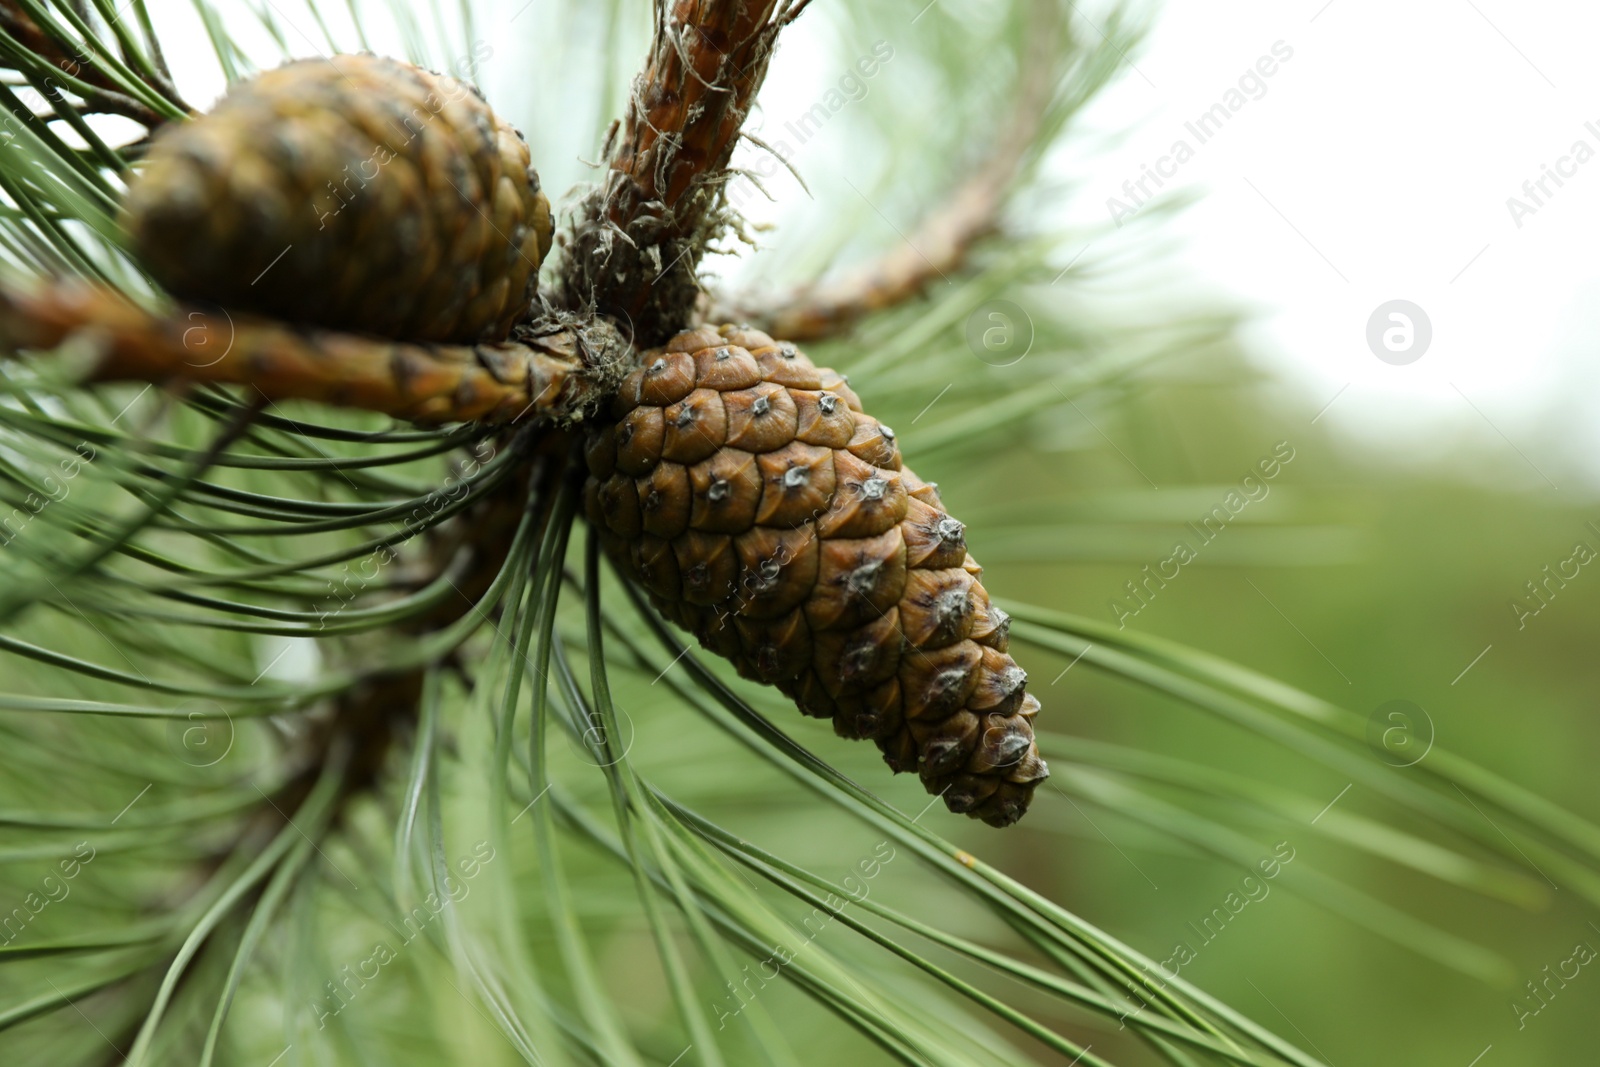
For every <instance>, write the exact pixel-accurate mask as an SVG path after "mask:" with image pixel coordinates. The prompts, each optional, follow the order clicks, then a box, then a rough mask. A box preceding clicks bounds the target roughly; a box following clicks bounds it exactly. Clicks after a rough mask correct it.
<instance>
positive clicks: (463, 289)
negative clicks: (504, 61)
mask: <svg viewBox="0 0 1600 1067" xmlns="http://www.w3.org/2000/svg"><path fill="white" fill-rule="evenodd" d="M125 216H126V217H125V220H124V222H125V225H126V226H127V228H128V231H129V232H130V234H131V235H132V238H133V245H134V249H135V251H136V252H137V253H138V255H139V258H140V260H141V261H142V262H143V263H144V265H145V266H146V268H147V269H148V270H149V271H150V274H151V275H152V276H153V277H154V278H155V279H156V280H157V281H158V282H160V283H161V284H162V285H163V286H165V287H166V288H167V289H168V290H169V291H170V292H171V293H172V294H173V295H175V296H178V297H180V298H183V299H189V300H199V301H207V302H211V303H217V304H222V305H224V306H228V307H232V308H238V309H242V310H245V311H254V312H260V313H263V314H267V315H272V316H276V317H278V318H281V319H286V320H289V321H292V322H302V323H312V324H315V325H319V326H326V327H332V328H334V329H341V330H351V331H356V332H367V333H375V334H379V335H382V336H385V337H392V338H396V339H399V340H405V341H455V342H473V341H498V340H502V339H504V338H505V337H506V336H507V334H508V333H509V332H510V330H511V326H512V325H513V323H515V322H516V321H518V320H519V319H521V318H524V317H526V316H527V314H528V313H529V309H530V306H531V304H532V301H533V297H534V294H535V291H536V287H537V285H538V270H539V263H540V261H541V260H542V259H543V258H544V254H545V253H546V252H547V251H549V248H550V240H551V221H550V205H549V202H548V201H547V200H546V199H545V197H544V194H543V193H542V192H540V189H539V176H538V174H536V173H535V172H534V170H533V168H532V167H531V166H529V155H528V146H527V144H526V143H525V142H524V141H523V139H522V135H521V134H520V133H518V132H517V131H516V130H515V129H513V128H512V127H511V126H509V125H507V124H506V123H505V122H503V121H501V120H499V119H497V118H496V117H495V115H494V113H493V112H491V111H490V110H489V107H488V105H487V104H485V103H484V102H483V99H482V97H481V96H479V95H478V92H477V90H476V89H474V88H472V87H471V86H469V85H467V84H466V83H465V82H461V81H457V80H455V79H453V78H447V77H443V76H440V75H436V74H431V73H429V72H427V71H425V70H421V69H419V68H417V67H413V66H411V65H409V64H406V63H401V62H398V61H395V60H392V59H383V58H379V57H377V56H369V55H343V56H335V57H333V58H331V59H314V60H303V61H299V62H294V63H289V64H287V65H285V66H282V67H279V68H278V69H277V70H274V71H270V72H268V73H266V74H263V75H261V76H259V77H257V78H254V79H252V80H250V81H247V82H243V83H241V84H239V85H236V86H234V87H233V88H232V89H231V90H230V91H229V92H228V94H227V95H226V96H225V97H223V99H222V100H221V102H220V103H218V104H217V106H216V107H215V108H214V109H213V110H212V111H211V112H210V113H209V114H206V115H204V116H201V117H199V118H197V119H195V120H193V121H191V122H185V123H177V124H174V125H172V126H171V127H169V128H168V129H165V130H163V131H162V132H161V133H160V134H158V135H157V137H156V138H155V141H154V143H153V144H152V146H151V149H150V153H149V157H148V159H147V161H146V163H145V165H144V167H143V168H142V170H141V172H140V173H139V175H138V176H137V178H136V179H135V180H134V181H133V182H132V184H131V187H130V188H129V191H128V197H127V204H126V210H125Z"/></svg>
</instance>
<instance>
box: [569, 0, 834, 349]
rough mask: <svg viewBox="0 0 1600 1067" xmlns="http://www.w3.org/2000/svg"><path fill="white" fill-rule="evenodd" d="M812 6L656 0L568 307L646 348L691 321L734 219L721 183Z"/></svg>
mask: <svg viewBox="0 0 1600 1067" xmlns="http://www.w3.org/2000/svg"><path fill="white" fill-rule="evenodd" d="M808 2H809V0H783V2H782V3H780V2H779V0H674V2H673V3H672V5H671V8H670V10H669V9H668V8H666V7H665V6H664V4H663V3H662V2H660V0H658V3H657V8H656V30H655V37H654V41H653V42H652V44H651V49H650V55H649V59H648V60H647V62H646V64H645V68H644V70H643V72H642V73H640V75H639V76H638V77H637V78H636V79H635V80H634V86H633V93H632V96H631V98H630V100H629V105H628V114H627V117H626V118H625V119H624V120H623V121H622V123H621V125H620V126H615V127H613V129H612V134H611V137H610V139H609V144H608V148H609V151H608V153H607V154H608V164H607V170H606V173H605V176H604V177H603V178H602V179H601V181H600V183H599V185H598V186H597V187H596V188H595V189H594V190H593V191H592V192H591V193H590V194H589V196H588V197H587V198H586V199H585V200H584V201H583V203H582V205H581V206H580V208H579V213H578V218H577V221H576V222H575V223H574V225H573V227H572V230H571V233H570V234H569V235H568V237H567V240H566V246H567V247H566V252H567V255H566V262H565V264H564V271H565V275H564V277H563V279H562V289H563V293H564V302H565V303H566V305H567V306H569V307H574V308H577V307H583V308H593V309H594V310H595V311H597V312H599V313H600V314H603V315H607V316H611V317H613V318H615V319H617V320H618V322H619V323H624V324H626V325H628V326H630V327H631V330H632V334H633V338H634V341H635V343H637V344H639V345H640V346H641V347H649V346H650V345H653V344H658V343H660V342H662V341H664V340H666V339H667V338H668V337H669V336H671V335H672V334H674V333H676V332H677V331H679V330H680V329H682V328H684V327H685V326H687V325H688V324H689V321H690V318H691V317H692V314H693V309H694V306H695V302H696V299H697V297H698V295H699V292H700V288H699V283H698V281H697V280H696V276H695V268H696V266H697V265H698V263H699V261H700V258H701V256H702V255H704V253H705V251H706V248H707V246H708V245H709V243H710V241H711V240H712V239H713V238H714V237H715V236H716V235H717V234H718V233H720V232H721V230H722V229H723V227H724V226H725V224H726V222H727V219H726V216H725V214H724V212H723V183H724V182H725V180H726V178H727V168H728V162H729V160H730V158H731V157H732V155H733V149H734V146H735V144H736V143H737V142H738V139H739V134H740V132H741V130H742V129H743V126H744V121H745V118H746V116H747V115H748V114H749V112H750V107H751V104H752V102H753V101H754V99H755V95H756V93H757V91H758V90H759V89H760V88H761V83H762V81H763V80H764V79H765V77H766V73H767V66H768V64H769V63H770V61H771V59H772V53H773V49H774V47H775V45H776V43H777V37H778V33H779V31H780V30H782V29H783V27H785V26H787V25H788V24H789V23H790V22H792V21H793V20H794V19H795V18H796V17H798V16H799V14H800V13H801V12H802V11H803V10H804V9H805V7H806V6H807V3H808Z"/></svg>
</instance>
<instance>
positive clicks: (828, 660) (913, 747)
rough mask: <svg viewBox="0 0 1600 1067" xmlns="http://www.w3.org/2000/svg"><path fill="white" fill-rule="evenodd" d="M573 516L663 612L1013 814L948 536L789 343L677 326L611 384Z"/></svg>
mask: <svg viewBox="0 0 1600 1067" xmlns="http://www.w3.org/2000/svg"><path fill="white" fill-rule="evenodd" d="M611 415H612V420H613V421H612V422H611V423H610V425H607V426H606V427H605V428H603V429H600V430H598V431H596V432H595V433H594V434H593V435H592V436H591V438H590V440H589V443H588V447H587V460H588V467H589V479H588V483H587V485H586V487H585V493H584V506H585V511H586V513H587V515H588V519H589V522H590V523H591V525H592V526H593V528H594V530H595V531H596V532H597V534H598V536H599V538H600V540H601V542H602V544H603V545H604V547H605V549H606V551H607V553H608V554H609V555H610V556H611V558H612V559H613V560H615V561H616V562H617V564H618V565H619V566H620V567H621V568H622V569H623V570H624V571H625V572H626V573H627V574H629V575H630V576H631V577H632V578H633V579H634V580H636V581H637V582H639V583H640V585H642V586H643V587H644V588H645V589H646V590H647V591H648V592H649V594H650V597H651V600H652V602H653V603H654V604H655V606H656V608H657V609H658V610H659V611H660V612H661V613H662V614H663V615H664V616H666V617H667V618H668V619H671V620H672V621H673V622H675V623H677V624H678V625H680V626H682V627H683V628H685V629H687V630H689V631H690V632H692V633H693V634H694V635H695V636H696V637H698V638H699V640H700V643H701V644H702V645H704V646H705V647H707V648H709V649H711V650H713V651H715V652H717V653H718V654H720V655H723V656H725V657H727V658H728V659H730V660H732V661H733V663H734V665H735V667H737V669H738V671H739V673H740V674H742V675H743V676H745V677H747V678H752V679H756V680H758V681H762V682H766V683H769V684H771V685H775V686H777V687H778V688H779V689H780V690H782V691H783V692H784V693H785V694H787V695H788V696H789V697H791V698H793V699H794V701H795V703H797V704H798V705H799V706H800V710H801V711H803V712H805V713H806V714H808V715H815V716H818V717H820V718H831V719H832V720H833V724H834V729H835V730H836V731H837V732H838V733H839V734H841V735H842V736H845V737H852V738H862V737H870V738H872V739H873V740H874V741H876V742H877V743H878V747H879V748H880V749H882V750H883V756H884V760H885V761H886V762H887V763H888V764H889V766H890V768H891V769H892V770H894V771H895V772H897V773H898V772H901V771H913V770H914V771H916V772H917V773H918V775H919V776H920V777H921V778H922V781H923V784H924V785H925V786H926V787H927V789H928V792H930V793H936V794H939V795H941V796H943V798H944V801H945V804H946V805H947V806H948V807H949V808H950V810H951V811H956V812H964V813H966V814H968V815H970V816H972V817H973V818H978V819H982V820H983V821H984V822H987V823H989V824H990V825H993V826H1008V825H1010V824H1011V823H1014V822H1016V821H1017V820H1018V819H1019V818H1021V817H1022V814H1023V812H1024V811H1026V810H1027V807H1028V802H1029V800H1030V798H1031V797H1032V795H1033V790H1034V788H1035V787H1036V786H1037V785H1038V784H1039V783H1040V782H1041V781H1043V780H1044V779H1045V777H1046V776H1047V775H1048V773H1049V772H1048V770H1047V769H1046V767H1045V763H1044V760H1043V759H1041V758H1040V757H1039V751H1038V748H1037V747H1036V746H1035V744H1034V737H1033V721H1032V720H1033V717H1034V715H1035V714H1036V713H1037V712H1038V710H1039V702H1038V700H1037V699H1035V698H1034V697H1033V696H1032V695H1030V694H1028V693H1026V692H1025V691H1024V690H1025V686H1026V683H1027V676H1026V675H1025V674H1024V673H1023V671H1022V669H1021V668H1020V667H1018V666H1017V664H1016V661H1014V660H1013V659H1012V658H1011V657H1010V656H1009V655H1008V654H1007V653H1006V644H1007V631H1008V625H1009V620H1008V619H1007V617H1006V615H1005V613H1004V612H1002V611H1001V610H1000V609H999V608H997V607H994V606H993V605H991V604H990V602H989V596H988V594H987V593H986V592H984V588H983V585H982V584H981V583H980V582H979V581H978V577H979V575H980V574H981V573H982V568H980V567H979V566H978V565H977V563H976V562H974V561H973V558H972V556H971V555H969V554H968V552H967V549H966V540H965V528H964V527H963V526H962V524H961V523H959V522H957V521H956V520H955V519H953V518H951V517H950V516H949V515H948V514H947V513H946V512H945V510H944V507H943V506H942V505H941V504H940V502H939V494H938V492H937V491H936V490H935V487H934V486H933V485H931V484H929V483H925V482H922V481H921V480H919V479H918V478H917V476H916V475H915V474H913V473H911V471H910V470H909V469H907V468H905V467H903V466H902V465H901V462H900V450H899V447H898V446H897V445H896V443H895V437H894V432H893V431H892V430H890V429H889V428H888V427H887V426H884V425H882V424H881V423H879V422H878V420H877V419H874V418H873V417H872V416H870V415H866V414H864V413H863V412H862V411H861V402H860V400H859V398H857V396H856V394H855V393H854V392H852V391H851V389H850V387H849V385H848V384H846V382H845V380H844V378H843V377H842V376H841V375H839V374H837V373H835V372H834V371H831V370H825V369H819V368H817V367H816V366H815V365H813V364H812V363H811V362H810V360H808V359H807V358H806V357H805V356H804V355H802V354H801V353H800V352H799V350H797V349H796V348H795V346H794V345H792V344H787V343H778V342H774V341H773V340H772V338H770V337H768V336H767V335H766V334H763V333H759V332H756V331H753V330H748V329H743V328H735V327H729V326H724V327H722V328H721V329H720V330H714V329H711V328H709V327H702V328H700V329H698V330H693V331H690V332H687V333H683V334H680V335H678V336H677V337H675V338H673V339H672V340H671V341H669V342H667V344H666V345H665V347H663V348H660V349H657V350H653V351H651V352H648V353H646V354H645V355H644V357H643V362H642V365H641V367H640V369H638V370H636V371H634V372H633V373H632V374H630V375H629V376H628V378H627V379H625V380H624V382H623V385H622V390H621V392H620V393H619V395H618V396H617V398H616V400H615V401H614V403H613V406H612V409H611Z"/></svg>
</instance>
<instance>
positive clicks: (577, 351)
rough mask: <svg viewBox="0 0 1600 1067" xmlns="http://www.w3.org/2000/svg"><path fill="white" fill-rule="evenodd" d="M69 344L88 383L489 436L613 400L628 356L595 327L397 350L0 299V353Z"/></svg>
mask: <svg viewBox="0 0 1600 1067" xmlns="http://www.w3.org/2000/svg"><path fill="white" fill-rule="evenodd" d="M74 337H78V338H81V339H82V340H83V341H84V342H85V343H86V344H87V345H88V346H89V347H90V348H91V350H92V353H93V360H92V363H91V365H90V367H89V368H88V372H87V377H88V380H89V381H92V382H111V381H141V382H143V381H149V382H169V383H173V384H182V383H215V384H229V385H248V386H250V387H252V388H253V389H255V390H257V391H259V392H260V393H261V394H262V395H263V396H265V397H267V398H268V399H270V400H317V401H322V402H323V403H327V404H333V405H337V406H340V407H353V408H360V409H362V410H365V411H377V412H382V413H384V414H386V415H393V416H394V417H396V418H402V419H409V420H411V421H413V422H418V423H441V422H469V421H476V422H483V423H488V424H491V425H493V424H509V423H513V422H520V421H526V420H534V419H542V420H544V421H549V422H556V423H566V422H572V421H575V420H576V419H578V418H580V417H581V416H582V415H583V414H584V412H585V411H587V410H589V409H591V408H593V407H594V406H595V405H597V404H598V403H600V402H601V401H602V400H603V399H604V398H605V396H606V394H607V393H608V392H609V391H610V389H612V388H614V384H615V383H614V381H613V380H612V379H613V378H614V377H617V376H618V373H617V372H618V371H619V370H620V367H621V365H622V364H623V363H624V362H625V357H626V352H627V348H626V345H625V343H624V342H623V341H622V340H621V339H620V338H619V337H618V336H617V335H616V333H615V331H613V330H610V329H609V328H608V327H606V326H605V324H603V323H591V324H588V325H585V326H572V327H566V328H562V327H560V326H559V325H558V324H551V326H549V327H548V328H546V329H545V330H543V331H541V330H536V329H534V328H532V327H525V328H524V329H523V330H522V331H521V335H520V337H516V338H513V339H512V340H510V341H505V342H500V343H495V344H479V345H444V344H405V343H399V342H393V341H385V340H381V339H378V338H372V337H366V336H363V335H360V334H350V333H339V332H336V331H332V330H314V329H298V328H295V327H291V326H288V325H286V324H284V323H281V322H278V321H276V320H273V319H264V318H259V317H256V316H246V315H229V314H228V313H227V312H223V311H216V310H206V311H202V310H198V309H193V308H180V309H179V310H178V311H176V312H174V313H173V314H172V315H169V316H161V315H156V314H153V313H151V312H149V311H146V310H144V309H143V308H140V307H138V306H136V305H134V304H132V303H130V302H129V301H127V300H126V299H124V298H123V297H121V296H119V295H117V294H115V293H113V292H111V291H109V290H106V289H96V288H90V287H88V286H82V285H57V286H53V287H50V288H47V289H42V290H40V291H38V292H33V293H26V292H21V291H18V290H14V289H9V288H4V287H0V347H4V348H6V349H10V350H16V349H20V348H33V349H50V348H55V347H57V346H59V345H61V344H64V343H65V342H66V341H68V340H69V339H71V338H74Z"/></svg>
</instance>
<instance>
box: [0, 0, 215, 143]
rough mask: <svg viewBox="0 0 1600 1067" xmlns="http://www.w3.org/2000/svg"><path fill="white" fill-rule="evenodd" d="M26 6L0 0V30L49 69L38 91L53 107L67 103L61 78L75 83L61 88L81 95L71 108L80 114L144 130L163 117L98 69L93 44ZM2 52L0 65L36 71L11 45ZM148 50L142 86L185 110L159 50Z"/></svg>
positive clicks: (21, 70)
mask: <svg viewBox="0 0 1600 1067" xmlns="http://www.w3.org/2000/svg"><path fill="white" fill-rule="evenodd" d="M30 6H33V5H27V4H23V3H19V2H18V0H0V33H3V34H4V35H5V36H6V37H7V38H9V39H10V43H11V44H12V45H14V46H18V47H20V49H22V50H23V51H24V52H26V53H28V54H31V56H32V57H34V58H36V59H37V60H39V61H41V62H42V64H43V65H44V66H45V67H46V68H53V70H52V73H51V74H50V75H47V76H45V77H44V78H43V85H44V88H43V89H42V90H41V91H42V92H44V93H45V95H46V96H47V97H48V98H49V99H50V101H51V102H52V104H54V105H55V106H57V107H58V108H61V107H68V108H70V107H72V105H71V104H70V102H69V101H67V99H66V97H65V95H64V93H63V92H62V88H61V83H62V82H63V81H66V80H68V79H71V81H72V82H74V83H75V84H69V85H68V86H67V89H68V90H69V91H71V92H73V93H74V94H75V95H77V96H79V97H80V98H81V99H82V100H83V106H82V107H81V108H76V109H75V110H78V111H79V112H81V113H88V114H96V113H98V114H107V115H121V116H122V117H124V118H128V119H132V120H133V121H134V122H137V123H139V124H140V125H142V126H144V127H145V128H146V129H150V130H153V129H155V128H156V127H157V126H160V125H162V124H163V123H164V122H166V121H167V117H166V116H164V115H161V114H160V113H158V112H157V111H156V110H155V109H154V108H151V107H150V106H149V105H148V104H145V103H144V102H142V101H139V100H137V99H135V98H134V97H132V96H130V95H128V93H126V92H125V91H123V87H122V86H120V85H119V84H118V82H117V81H116V79H114V78H112V77H110V76H109V75H108V74H107V73H106V72H105V71H104V70H103V69H101V65H100V62H99V58H98V57H97V56H95V55H92V54H91V53H92V52H93V51H95V49H90V48H88V47H86V46H85V45H84V44H83V43H82V42H79V41H75V40H73V39H72V38H71V37H70V36H68V35H66V34H64V33H62V32H60V29H59V27H57V26H56V24H54V23H53V21H47V22H46V23H45V24H44V25H43V26H41V24H40V22H39V20H38V19H36V18H35V17H34V16H33V15H32V14H30V12H29V10H28V8H29V7H30ZM80 18H81V16H80ZM101 47H103V46H101ZM5 51H6V52H7V53H9V54H6V55H0V67H6V68H9V69H12V70H16V71H19V72H21V73H23V74H24V75H28V74H30V73H35V74H36V73H37V68H38V64H36V63H29V62H26V61H25V58H24V57H23V56H21V55H17V54H16V53H15V52H14V50H13V49H11V48H8V49H6V50H5ZM153 54H154V55H155V56H156V57H157V66H156V68H155V69H153V70H152V71H151V72H149V73H147V74H145V75H143V76H142V80H143V82H144V84H145V86H147V87H148V88H149V89H150V90H152V91H153V92H155V93H157V94H159V95H160V97H162V98H163V99H165V100H166V101H168V102H170V103H171V104H173V105H174V106H175V107H177V108H179V109H181V110H188V105H187V104H185V103H184V102H183V98H182V97H180V96H179V95H178V92H177V90H176V88H174V86H173V85H172V83H171V81H170V80H169V79H168V78H167V77H166V75H165V73H164V71H163V70H162V69H161V65H160V62H159V54H160V53H159V51H156V50H153Z"/></svg>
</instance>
